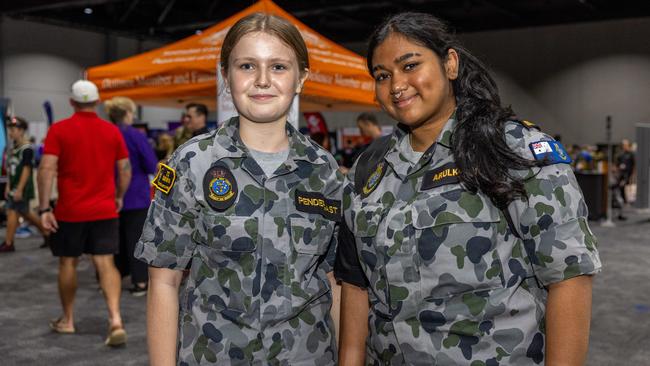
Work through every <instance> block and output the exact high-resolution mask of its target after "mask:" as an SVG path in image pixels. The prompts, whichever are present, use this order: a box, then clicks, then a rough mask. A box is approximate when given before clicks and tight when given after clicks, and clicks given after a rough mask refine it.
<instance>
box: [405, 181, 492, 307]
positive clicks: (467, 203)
mask: <svg viewBox="0 0 650 366" xmlns="http://www.w3.org/2000/svg"><path fill="white" fill-rule="evenodd" d="M412 214H413V227H414V229H415V230H414V231H415V233H414V235H413V240H414V243H412V245H413V247H414V249H415V250H416V251H417V254H418V255H417V256H416V258H417V260H419V261H420V264H419V266H418V267H419V271H420V276H421V279H420V289H421V296H422V297H423V300H424V301H427V300H432V299H442V298H447V297H450V296H453V295H455V294H459V293H464V292H467V291H475V290H481V289H491V288H497V287H502V286H504V284H505V281H504V276H503V270H502V265H501V256H500V254H499V251H498V249H499V248H498V247H497V245H498V238H499V233H498V223H499V222H500V221H501V216H500V212H499V210H498V209H497V208H496V207H495V206H493V205H492V204H491V203H490V202H489V199H488V198H487V197H484V196H483V195H479V194H472V193H471V192H467V191H464V190H462V189H461V190H458V191H457V192H446V193H445V194H444V195H433V194H432V195H430V196H429V197H428V198H427V199H425V200H419V201H416V202H415V203H414V204H413V211H412Z"/></svg>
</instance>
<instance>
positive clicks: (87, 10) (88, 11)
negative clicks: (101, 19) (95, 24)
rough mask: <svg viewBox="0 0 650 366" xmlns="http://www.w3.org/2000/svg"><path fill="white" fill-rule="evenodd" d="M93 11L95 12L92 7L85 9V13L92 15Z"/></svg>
mask: <svg viewBox="0 0 650 366" xmlns="http://www.w3.org/2000/svg"><path fill="white" fill-rule="evenodd" d="M92 13H93V9H91V8H85V9H84V14H87V15H90V14H92Z"/></svg>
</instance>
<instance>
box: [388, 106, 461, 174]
mask: <svg viewBox="0 0 650 366" xmlns="http://www.w3.org/2000/svg"><path fill="white" fill-rule="evenodd" d="M456 125H457V122H456V113H454V114H453V115H452V116H451V117H450V118H449V119H448V120H447V122H446V123H445V125H444V127H443V128H442V130H441V131H440V134H439V135H438V137H437V138H436V141H435V142H434V143H433V144H431V146H430V147H429V148H428V149H427V150H426V151H425V152H424V154H423V155H422V157H421V158H420V161H419V162H418V163H417V164H415V166H413V165H411V164H410V163H409V162H408V161H407V160H406V157H405V156H404V154H402V151H401V147H402V146H405V144H403V140H404V139H407V138H410V133H408V130H407V129H406V128H404V127H400V125H398V128H396V129H395V131H394V132H393V137H392V138H391V141H390V142H389V146H390V147H389V149H388V153H387V154H386V156H385V158H384V159H385V160H386V162H387V163H388V164H389V165H390V166H391V167H392V169H393V171H394V172H395V174H396V175H397V176H398V177H399V178H400V179H404V178H406V177H407V176H409V175H410V174H414V173H416V172H418V171H420V170H421V169H422V168H423V167H425V166H427V165H428V163H429V162H430V161H431V158H432V157H433V156H434V154H436V152H437V154H436V155H439V154H443V153H444V154H445V155H448V154H450V153H451V152H450V150H449V149H450V147H451V135H452V133H453V131H454V129H455V128H456ZM437 145H442V146H443V147H445V149H436V147H437ZM436 150H438V151H436ZM441 150H444V151H441Z"/></svg>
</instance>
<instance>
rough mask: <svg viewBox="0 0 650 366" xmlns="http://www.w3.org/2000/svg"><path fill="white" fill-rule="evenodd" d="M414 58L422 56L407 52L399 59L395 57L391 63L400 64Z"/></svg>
mask: <svg viewBox="0 0 650 366" xmlns="http://www.w3.org/2000/svg"><path fill="white" fill-rule="evenodd" d="M414 56H422V55H420V54H419V53H417V52H409V53H405V54H403V55H402V56H400V57H397V58H396V59H395V61H393V62H395V63H396V64H398V63H400V62H402V61H404V60H408V59H409V58H411V57H414Z"/></svg>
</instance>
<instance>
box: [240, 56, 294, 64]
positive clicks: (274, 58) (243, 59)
mask: <svg viewBox="0 0 650 366" xmlns="http://www.w3.org/2000/svg"><path fill="white" fill-rule="evenodd" d="M258 60H259V59H257V58H255V57H237V58H236V59H234V60H233V61H258ZM268 61H270V62H286V63H291V60H290V59H286V58H281V57H273V58H270V59H268Z"/></svg>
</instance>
